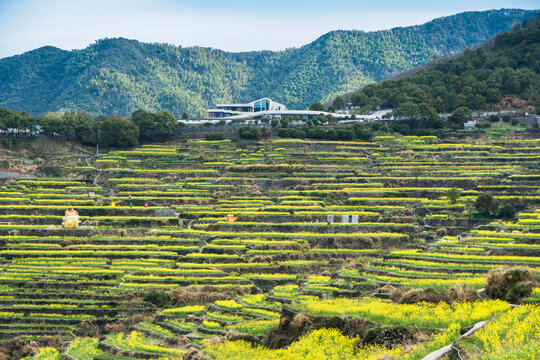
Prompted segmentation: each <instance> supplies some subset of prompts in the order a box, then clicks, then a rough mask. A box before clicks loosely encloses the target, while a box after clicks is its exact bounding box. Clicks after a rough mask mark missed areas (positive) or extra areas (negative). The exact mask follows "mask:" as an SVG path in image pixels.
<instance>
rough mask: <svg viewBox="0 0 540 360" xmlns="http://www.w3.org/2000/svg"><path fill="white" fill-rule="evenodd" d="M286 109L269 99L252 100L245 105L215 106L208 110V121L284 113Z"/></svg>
mask: <svg viewBox="0 0 540 360" xmlns="http://www.w3.org/2000/svg"><path fill="white" fill-rule="evenodd" d="M285 110H287V107H286V106H285V105H283V104H280V103H278V102H275V101H273V100H272V99H269V98H262V99H258V100H254V101H252V102H249V103H246V104H217V106H216V109H208V110H206V111H207V112H208V118H209V119H231V118H234V117H235V116H237V115H246V114H247V115H251V117H257V116H255V115H258V114H257V113H260V112H263V111H278V112H279V111H285Z"/></svg>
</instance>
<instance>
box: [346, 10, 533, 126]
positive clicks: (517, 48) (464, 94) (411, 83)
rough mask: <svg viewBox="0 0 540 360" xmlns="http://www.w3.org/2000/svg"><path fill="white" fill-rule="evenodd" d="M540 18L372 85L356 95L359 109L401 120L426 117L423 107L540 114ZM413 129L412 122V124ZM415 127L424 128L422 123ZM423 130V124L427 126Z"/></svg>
mask: <svg viewBox="0 0 540 360" xmlns="http://www.w3.org/2000/svg"><path fill="white" fill-rule="evenodd" d="M539 59H540V16H537V18H536V20H535V21H530V22H529V23H527V24H524V25H520V26H518V27H516V28H515V29H514V30H513V31H510V32H506V33H504V34H500V35H498V36H497V37H495V39H494V40H493V41H491V42H489V43H488V44H486V45H485V46H482V47H479V48H478V49H476V50H466V51H465V52H464V54H463V55H461V56H458V57H456V58H454V59H451V60H449V61H442V62H440V63H438V64H437V65H435V66H433V67H432V68H431V69H429V70H427V71H424V70H420V71H418V72H416V73H414V74H413V75H411V76H407V77H404V78H402V79H399V80H388V81H384V82H382V83H380V84H378V85H368V86H366V87H364V88H363V89H361V90H359V91H357V92H355V93H353V94H352V95H351V97H350V100H351V101H352V102H353V103H354V104H355V105H357V106H365V105H369V104H370V103H372V102H377V103H378V104H381V105H382V106H383V107H392V108H395V109H396V111H394V115H395V116H399V117H400V118H402V119H409V120H410V119H413V120H414V119H416V120H419V119H421V118H422V116H421V115H422V114H421V113H422V111H420V108H422V107H423V108H427V107H431V108H433V109H434V110H436V111H438V112H452V111H454V110H456V109H458V108H468V110H467V109H465V110H467V111H470V109H472V110H475V109H491V110H501V109H505V108H515V107H520V108H529V109H530V111H538V110H540V60H539ZM411 126H413V124H411ZM414 126H420V127H422V121H417V122H415V124H414ZM424 126H425V124H424Z"/></svg>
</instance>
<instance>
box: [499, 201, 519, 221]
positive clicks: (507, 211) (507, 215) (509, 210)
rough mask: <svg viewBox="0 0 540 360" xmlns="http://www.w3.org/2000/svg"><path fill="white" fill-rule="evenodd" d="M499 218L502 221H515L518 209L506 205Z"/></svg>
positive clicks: (500, 211) (503, 206)
mask: <svg viewBox="0 0 540 360" xmlns="http://www.w3.org/2000/svg"><path fill="white" fill-rule="evenodd" d="M498 216H499V218H501V219H513V218H514V217H515V216H516V208H515V207H513V206H512V204H509V203H504V204H503V205H502V206H501V208H500V209H499V214H498Z"/></svg>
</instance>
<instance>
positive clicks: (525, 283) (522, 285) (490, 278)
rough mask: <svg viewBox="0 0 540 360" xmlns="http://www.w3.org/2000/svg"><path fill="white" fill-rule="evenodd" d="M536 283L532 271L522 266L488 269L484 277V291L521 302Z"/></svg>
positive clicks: (492, 295)
mask: <svg viewBox="0 0 540 360" xmlns="http://www.w3.org/2000/svg"><path fill="white" fill-rule="evenodd" d="M535 283H536V280H535V274H534V272H533V271H532V270H531V269H530V268H527V267H524V266H512V267H501V268H496V269H493V270H490V271H489V273H488V275H487V278H486V293H487V294H488V296H490V297H492V298H496V299H502V300H506V301H509V302H513V303H516V302H521V300H522V299H523V298H525V297H527V296H529V295H530V294H531V293H532V289H533V287H534V284H535Z"/></svg>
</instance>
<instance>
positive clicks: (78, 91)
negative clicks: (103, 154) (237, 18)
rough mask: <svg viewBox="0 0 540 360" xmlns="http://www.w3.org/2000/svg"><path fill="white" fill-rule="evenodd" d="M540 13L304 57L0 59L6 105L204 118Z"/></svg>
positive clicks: (441, 24) (101, 50) (444, 24)
mask: <svg viewBox="0 0 540 360" xmlns="http://www.w3.org/2000/svg"><path fill="white" fill-rule="evenodd" d="M536 13H537V11H526V10H509V9H503V10H496V11H495V10H493V11H484V12H467V13H461V14H457V15H454V16H449V17H445V18H440V19H435V20H433V21H431V22H428V23H426V24H423V25H419V26H411V27H405V28H394V29H391V30H384V31H376V32H369V33H366V32H363V31H333V32H329V33H327V34H325V35H323V36H321V37H320V38H319V39H317V40H315V41H314V42H312V43H310V44H307V45H305V46H302V47H300V48H294V49H287V50H284V51H278V52H271V51H258V52H243V53H229V52H225V51H221V50H216V49H209V48H201V47H191V48H182V47H175V46H171V45H165V44H145V43H140V42H138V41H134V40H126V39H105V40H98V41H97V42H96V43H95V44H92V45H91V46H89V47H87V48H85V49H83V50H76V51H64V50H60V49H57V48H53V47H43V48H39V49H36V50H33V51H30V52H27V53H25V54H22V55H20V56H14V57H10V58H5V59H2V60H0V106H3V107H9V108H13V109H17V110H27V111H28V112H29V113H31V114H33V115H37V114H40V113H45V112H49V111H86V112H89V113H91V114H94V115H96V114H106V115H111V114H121V115H129V114H131V113H132V112H133V111H134V110H136V109H146V110H151V111H160V110H169V111H171V112H172V113H173V114H175V115H177V116H178V115H179V114H181V113H182V112H183V111H187V112H188V113H190V114H192V115H199V114H202V113H203V112H204V109H205V108H206V107H208V106H211V105H212V104H215V103H219V102H228V101H248V100H251V99H253V98H257V97H261V96H270V97H272V98H274V99H275V100H277V101H279V102H283V103H285V104H287V105H288V106H289V107H291V108H305V107H307V106H308V105H309V104H310V103H312V102H314V101H316V100H318V99H321V98H328V97H329V96H331V95H333V94H337V93H343V92H346V91H351V90H353V89H355V88H358V87H360V86H362V85H365V84H367V83H370V82H373V81H379V80H382V79H384V78H385V77H387V76H388V75H389V74H392V73H395V72H398V71H402V70H406V69H409V68H411V67H413V66H415V65H418V64H423V63H426V62H428V61H430V60H432V59H433V58H436V57H441V56H443V57H444V56H449V55H452V54H454V53H456V52H459V51H462V50H464V49H465V48H467V47H470V46H473V45H475V44H478V43H480V42H482V41H484V40H486V39H489V38H491V37H493V36H494V35H496V34H498V33H501V32H504V31H507V30H508V29H510V28H511V27H512V26H513V25H515V24H516V23H518V22H522V21H524V20H525V19H527V18H529V17H531V16H533V15H534V14H536Z"/></svg>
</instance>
